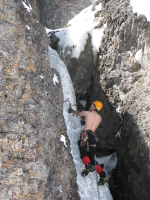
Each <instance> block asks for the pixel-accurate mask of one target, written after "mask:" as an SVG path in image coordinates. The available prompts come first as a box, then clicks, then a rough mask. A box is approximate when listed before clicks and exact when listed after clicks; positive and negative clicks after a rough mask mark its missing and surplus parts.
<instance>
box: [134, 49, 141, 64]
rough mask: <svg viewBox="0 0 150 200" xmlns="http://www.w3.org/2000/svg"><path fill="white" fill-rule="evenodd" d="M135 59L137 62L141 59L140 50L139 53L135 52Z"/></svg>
mask: <svg viewBox="0 0 150 200" xmlns="http://www.w3.org/2000/svg"><path fill="white" fill-rule="evenodd" d="M135 59H136V60H137V61H139V62H141V59H142V49H140V50H139V51H137V52H136V54H135Z"/></svg>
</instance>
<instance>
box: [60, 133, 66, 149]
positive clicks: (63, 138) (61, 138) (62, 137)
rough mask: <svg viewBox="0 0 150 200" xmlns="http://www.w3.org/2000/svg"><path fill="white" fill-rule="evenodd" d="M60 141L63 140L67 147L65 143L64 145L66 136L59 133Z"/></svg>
mask: <svg viewBox="0 0 150 200" xmlns="http://www.w3.org/2000/svg"><path fill="white" fill-rule="evenodd" d="M60 141H61V142H63V143H64V145H65V146H66V147H67V145H66V138H65V136H64V135H61V137H60Z"/></svg>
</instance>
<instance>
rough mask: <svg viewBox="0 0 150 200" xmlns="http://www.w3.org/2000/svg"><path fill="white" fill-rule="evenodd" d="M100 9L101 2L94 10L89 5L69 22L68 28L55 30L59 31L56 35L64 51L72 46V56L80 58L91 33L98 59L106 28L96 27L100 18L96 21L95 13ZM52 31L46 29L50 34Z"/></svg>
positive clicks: (94, 52)
mask: <svg viewBox="0 0 150 200" xmlns="http://www.w3.org/2000/svg"><path fill="white" fill-rule="evenodd" d="M100 10H101V4H99V5H97V6H96V8H95V10H94V11H93V10H92V6H89V7H87V8H86V9H84V10H83V11H81V12H80V13H79V14H78V15H76V16H75V17H74V18H73V19H71V20H70V21H69V22H68V27H67V28H64V29H57V30H54V31H55V32H56V31H57V32H56V33H55V35H56V36H57V37H58V38H59V46H60V47H61V48H62V51H63V53H64V51H65V48H66V47H72V48H73V49H72V52H71V57H75V58H77V59H78V58H79V56H80V53H81V52H82V51H83V50H84V47H85V44H86V40H87V39H88V34H90V35H91V37H92V46H93V55H94V58H95V59H96V55H97V52H98V49H99V45H100V42H101V39H102V36H103V30H104V26H102V27H100V28H95V27H96V26H97V25H98V23H99V20H98V21H94V15H95V13H96V12H97V11H100ZM105 27H106V25H105ZM50 32H53V31H52V30H50V29H46V33H47V34H50ZM69 54H70V52H69Z"/></svg>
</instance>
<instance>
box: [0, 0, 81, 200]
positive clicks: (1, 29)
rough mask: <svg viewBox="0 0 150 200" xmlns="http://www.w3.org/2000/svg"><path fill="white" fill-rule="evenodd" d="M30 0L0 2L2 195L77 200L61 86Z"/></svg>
mask: <svg viewBox="0 0 150 200" xmlns="http://www.w3.org/2000/svg"><path fill="white" fill-rule="evenodd" d="M23 2H24V3H26V5H27V6H29V7H30V5H29V1H23ZM30 3H31V6H32V8H33V10H27V9H26V8H25V7H24V6H23V3H22V1H19V0H0V199H1V200H7V199H79V197H78V193H77V185H76V172H75V168H74V164H73V161H72V156H71V154H70V151H71V150H70V148H69V140H68V138H67V135H66V128H65V124H64V119H63V115H62V113H63V95H62V88H61V84H60V83H59V84H58V83H57V84H56V85H54V83H53V77H54V73H55V74H57V72H56V71H55V70H53V69H51V68H50V63H49V56H48V39H47V36H46V33H45V29H44V28H43V26H42V25H41V24H40V23H39V11H38V7H37V3H36V1H34V2H33V1H31V2H30ZM29 11H30V12H29ZM57 76H58V77H59V75H58V74H57ZM61 135H64V136H65V137H66V140H67V146H68V147H67V148H66V147H65V146H64V144H63V143H62V142H61V141H60V136H61Z"/></svg>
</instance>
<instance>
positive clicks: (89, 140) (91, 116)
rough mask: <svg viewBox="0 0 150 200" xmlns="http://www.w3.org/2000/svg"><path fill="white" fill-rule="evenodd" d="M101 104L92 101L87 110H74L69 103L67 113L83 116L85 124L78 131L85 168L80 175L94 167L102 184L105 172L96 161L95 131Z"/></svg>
mask: <svg viewBox="0 0 150 200" xmlns="http://www.w3.org/2000/svg"><path fill="white" fill-rule="evenodd" d="M102 107H103V104H102V103H101V102H100V101H94V102H93V104H92V105H91V108H90V110H89V111H82V112H79V111H76V110H73V109H72V107H71V103H70V104H69V109H68V113H73V114H75V115H77V116H79V117H80V118H82V117H85V126H84V129H83V130H82V131H81V133H80V140H79V141H78V145H79V150H80V155H81V159H82V161H83V164H84V165H85V169H84V170H83V171H82V173H81V175H82V176H87V175H88V173H89V172H92V171H94V170H95V169H96V171H97V173H98V174H99V176H100V179H99V181H98V185H103V184H104V183H105V182H107V181H108V178H107V176H106V173H105V172H104V171H103V169H102V167H101V166H100V165H99V164H98V163H97V162H96V160H95V155H96V136H95V131H96V129H97V127H98V126H99V124H100V123H101V121H102V118H101V116H100V115H99V111H100V110H101V109H102Z"/></svg>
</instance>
